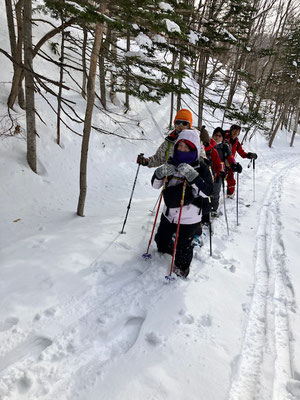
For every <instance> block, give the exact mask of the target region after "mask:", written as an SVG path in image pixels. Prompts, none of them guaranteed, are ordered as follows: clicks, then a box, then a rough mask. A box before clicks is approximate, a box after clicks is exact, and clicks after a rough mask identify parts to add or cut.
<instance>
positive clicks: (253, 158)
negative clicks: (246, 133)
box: [247, 153, 257, 160]
mask: <svg viewBox="0 0 300 400" xmlns="http://www.w3.org/2000/svg"><path fill="white" fill-rule="evenodd" d="M247 158H249V159H250V160H256V159H257V154H256V153H248V155H247Z"/></svg>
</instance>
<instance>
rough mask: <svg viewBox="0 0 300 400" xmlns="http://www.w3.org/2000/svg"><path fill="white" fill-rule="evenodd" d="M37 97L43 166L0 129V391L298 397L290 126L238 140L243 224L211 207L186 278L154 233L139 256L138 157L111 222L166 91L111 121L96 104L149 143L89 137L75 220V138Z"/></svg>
mask: <svg viewBox="0 0 300 400" xmlns="http://www.w3.org/2000/svg"><path fill="white" fill-rule="evenodd" d="M1 29H2V30H3V29H4V28H3V24H2V27H1ZM1 37H2V35H1ZM2 44H3V43H2ZM1 57H2V56H1ZM2 62H3V63H6V61H4V59H3V58H1V63H2ZM5 65H6V64H5ZM5 71H6V73H7V79H9V72H8V71H9V68H6V69H5ZM52 72H53V71H52ZM53 73H54V72H53ZM3 87H4V88H5V89H3V91H2V95H1V101H2V107H1V115H3V114H4V113H5V111H6V109H5V99H6V96H7V91H8V89H9V85H4V86H3ZM70 96H74V98H76V101H77V102H78V107H79V108H80V110H81V112H83V110H84V103H83V102H82V104H81V105H80V101H81V100H80V99H79V97H78V96H76V95H75V94H73V95H70ZM186 100H187V99H186ZM37 104H38V109H39V112H40V113H41V115H42V117H43V119H44V120H45V121H46V123H47V126H44V125H42V124H41V123H40V122H39V123H38V132H39V134H40V139H39V140H38V157H39V174H38V175H35V174H33V173H32V172H31V171H30V170H29V168H28V166H27V164H26V157H25V149H26V143H25V140H24V139H22V138H21V137H16V138H8V139H4V140H1V149H0V153H1V156H0V163H1V168H0V178H1V208H0V212H1V218H0V232H1V237H0V260H1V267H0V288H1V292H0V293H1V306H0V310H1V314H0V398H1V399H3V400H8V399H9V400H20V399H21V400H36V399H41V400H46V399H47V400H50V399H51V400H52V399H60V400H64V399H65V400H67V399H81V400H94V399H105V400H116V399H122V400H123V399H124V400H127V399H128V400H129V399H130V400H132V399H141V398H143V399H156V400H163V399H164V400H165V399H173V400H174V399H175V400H181V399H189V400H194V399H195V400H196V399H197V400H199V399H201V400H202V399H203V400H225V399H230V400H240V399H242V400H248V399H249V400H250V399H257V400H269V399H272V400H285V399H293V400H295V399H300V336H299V331H300V330H299V328H300V315H299V302H300V298H299V293H300V279H299V278H300V277H299V261H298V254H297V250H298V247H299V236H300V217H299V215H300V210H299V201H298V199H299V195H300V193H299V192H300V189H299V187H300V185H299V183H300V182H299V171H300V166H299V165H300V143H299V142H300V141H299V137H297V138H296V141H295V147H294V148H292V149H291V148H290V147H289V138H288V137H287V135H286V133H285V132H281V134H280V135H279V136H278V138H276V140H275V142H274V148H273V149H269V148H268V147H267V144H266V142H265V140H264V139H263V137H262V136H261V135H260V134H257V135H256V136H255V138H254V139H253V140H252V141H251V143H250V144H249V143H248V142H246V144H245V148H246V149H247V150H250V151H256V152H257V153H258V154H259V158H258V160H257V163H256V174H255V182H256V185H255V200H256V201H255V202H253V170H252V168H247V166H248V160H241V159H239V162H241V164H242V165H243V167H244V170H243V173H242V174H241V176H240V187H239V225H238V226H237V225H236V208H235V207H236V203H235V201H234V200H233V201H232V200H230V199H226V208H227V212H228V220H229V229H230V234H229V236H227V232H226V225H225V221H224V217H223V216H221V217H220V218H219V219H217V220H216V221H215V223H214V231H215V233H214V237H213V256H212V257H210V256H209V245H208V243H207V242H206V243H205V245H204V247H202V248H201V249H200V248H198V249H196V250H195V256H194V260H193V263H192V267H191V273H190V276H189V278H188V279H187V280H186V281H183V280H177V281H176V282H173V283H169V284H168V283H167V282H166V280H165V279H164V276H165V275H166V273H167V272H168V269H169V267H170V262H171V258H170V256H168V255H164V256H160V255H159V254H158V253H157V252H156V250H155V246H154V245H152V247H151V253H152V255H153V257H152V259H151V260H149V261H148V262H145V261H144V260H143V259H142V257H141V254H142V253H144V252H145V250H146V248H147V244H148V240H149V237H150V233H151V228H152V224H153V220H154V217H153V215H151V213H150V212H149V210H152V209H153V207H154V204H155V202H156V199H157V196H158V192H157V191H155V190H154V189H152V188H151V185H150V179H151V176H152V173H153V170H150V169H148V168H141V169H140V173H139V176H138V180H137V185H136V189H135V192H134V198H133V202H132V205H131V210H130V213H129V217H128V222H127V226H126V228H125V231H126V234H124V235H121V234H120V233H119V232H120V230H121V227H122V223H123V219H124V216H125V213H126V207H127V204H128V200H129V196H130V193H131V188H132V184H133V180H134V177H135V173H136V170H137V164H136V163H135V159H136V155H137V154H138V153H139V152H144V153H145V154H146V155H150V154H153V152H154V151H155V149H156V147H157V146H158V145H159V144H160V143H161V141H162V139H163V133H164V132H165V128H166V126H167V124H168V113H169V99H165V100H164V101H163V102H162V103H161V105H145V104H141V103H139V102H137V101H134V100H132V111H131V112H130V118H131V122H130V123H129V122H128V121H127V123H126V124H125V128H122V129H121V128H120V125H119V124H118V123H114V122H112V121H111V120H109V118H108V117H107V116H105V115H103V114H102V113H100V112H97V113H95V120H96V121H97V122H98V123H99V124H102V125H103V126H104V127H105V128H106V129H108V130H112V131H116V132H121V133H124V129H125V131H126V132H127V134H128V135H129V136H130V137H132V138H134V139H136V138H138V137H139V136H140V132H141V130H143V131H144V136H142V137H144V138H145V140H143V141H136V140H129V141H125V140H123V139H120V138H118V137H113V136H105V135H99V134H95V133H94V134H93V135H92V137H91V146H90V151H89V168H88V195H87V204H86V217H85V218H80V217H77V216H76V215H75V210H76V206H77V199H78V180H79V159H80V145H81V142H80V138H79V137H78V136H76V135H74V134H72V133H70V132H68V131H67V130H64V131H63V138H62V141H63V146H62V148H60V147H59V146H57V145H56V144H55V119H54V115H53V114H52V113H51V112H50V111H49V109H48V108H47V106H46V105H45V103H44V102H43V101H42V99H40V98H38V97H37ZM193 107H194V105H193V104H191V108H193ZM115 111H116V110H115ZM119 112H120V110H119ZM18 115H19V116H20V117H19V118H20V122H22V118H23V123H24V117H22V114H18ZM115 118H116V119H117V121H121V120H122V117H121V116H119V117H118V116H116V117H115ZM206 118H207V119H209V118H210V117H209V116H206ZM138 121H140V124H139V126H138V124H137V122H138ZM68 123H70V124H71V126H72V127H73V128H75V125H72V124H73V123H72V122H71V121H68ZM215 123H216V122H214V121H211V124H212V125H214V124H215ZM122 126H123V124H122ZM220 207H221V209H222V207H223V203H221V205H220Z"/></svg>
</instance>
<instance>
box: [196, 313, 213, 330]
mask: <svg viewBox="0 0 300 400" xmlns="http://www.w3.org/2000/svg"><path fill="white" fill-rule="evenodd" d="M199 323H200V325H201V326H205V327H210V326H212V318H211V316H210V315H209V314H204V315H202V316H201V318H200V321H199Z"/></svg>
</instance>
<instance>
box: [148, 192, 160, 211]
mask: <svg viewBox="0 0 300 400" xmlns="http://www.w3.org/2000/svg"><path fill="white" fill-rule="evenodd" d="M159 198H160V195H158V198H157V200H156V202H155V205H154V207H153V210H149V211H150V212H151V214H152V215H154V212H155V209H156V206H157V203H158V202H159Z"/></svg>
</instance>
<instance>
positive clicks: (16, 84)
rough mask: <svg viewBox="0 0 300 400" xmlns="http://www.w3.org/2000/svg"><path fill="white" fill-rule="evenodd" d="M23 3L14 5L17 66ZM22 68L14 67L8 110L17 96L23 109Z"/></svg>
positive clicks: (21, 38)
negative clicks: (16, 34)
mask: <svg viewBox="0 0 300 400" xmlns="http://www.w3.org/2000/svg"><path fill="white" fill-rule="evenodd" d="M23 5H24V1H23V0H19V1H18V2H17V4H16V7H15V10H16V18H17V26H18V39H17V44H16V55H15V59H16V61H17V63H18V64H22V46H23V18H22V9H23ZM21 76H22V67H20V66H19V65H16V66H15V67H14V76H13V80H12V84H11V90H10V94H9V97H8V101H7V105H8V107H9V108H13V106H14V104H15V101H16V98H17V96H18V94H20V97H19V104H20V107H21V108H25V104H24V94H23V89H22V81H21Z"/></svg>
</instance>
